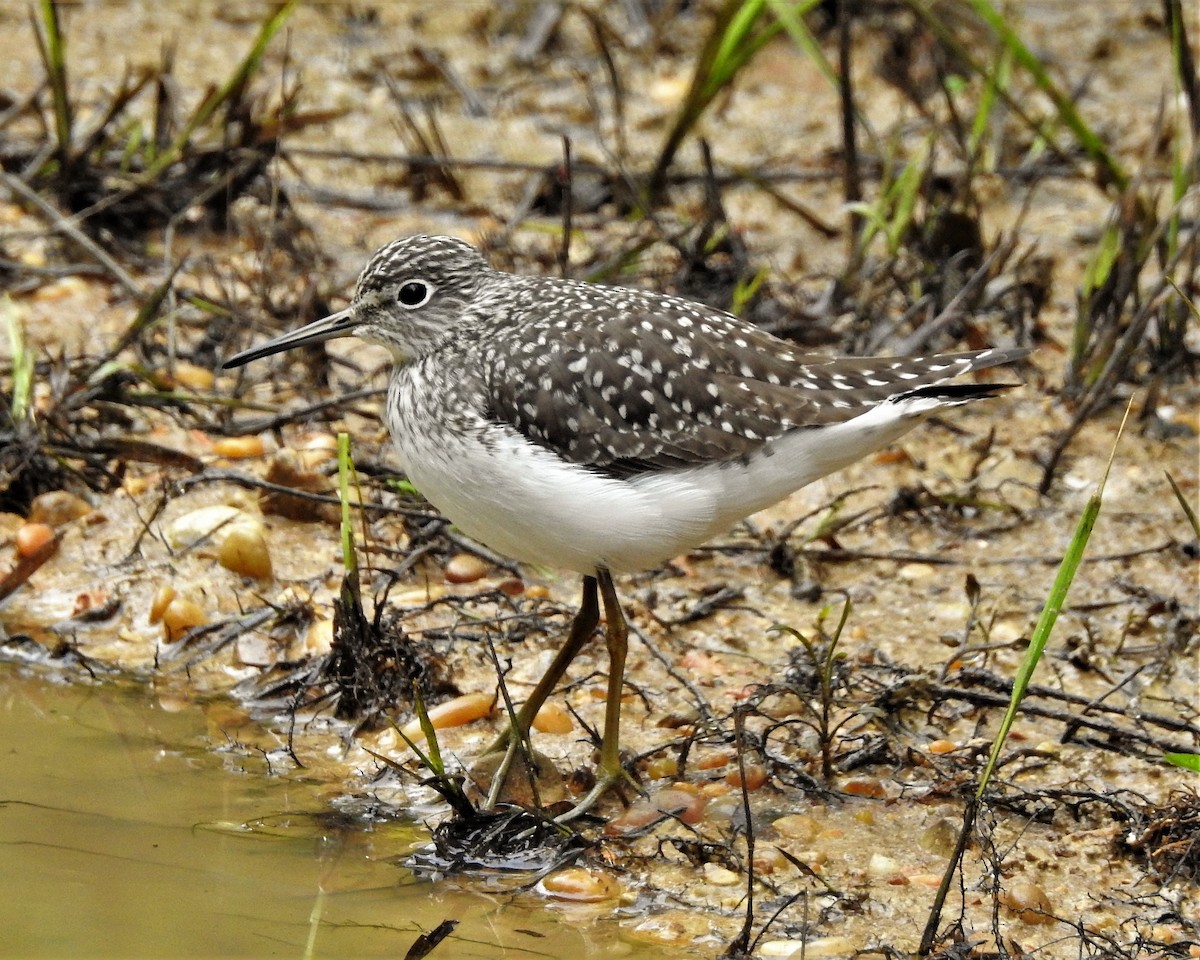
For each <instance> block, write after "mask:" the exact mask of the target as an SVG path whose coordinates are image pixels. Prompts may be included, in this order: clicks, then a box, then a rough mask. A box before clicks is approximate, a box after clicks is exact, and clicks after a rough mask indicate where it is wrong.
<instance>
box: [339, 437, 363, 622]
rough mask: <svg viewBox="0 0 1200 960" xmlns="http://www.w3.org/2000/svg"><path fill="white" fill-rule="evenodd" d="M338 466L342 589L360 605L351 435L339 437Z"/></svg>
mask: <svg viewBox="0 0 1200 960" xmlns="http://www.w3.org/2000/svg"><path fill="white" fill-rule="evenodd" d="M337 464H338V500H339V501H340V502H341V505H342V523H341V535H342V569H343V570H344V571H345V576H344V577H343V579H342V589H343V590H348V591H349V592H350V593H351V595H352V596H353V599H354V602H355V604H359V605H360V595H359V586H358V554H357V553H356V552H355V549H354V524H353V522H352V519H351V515H350V475H351V474H352V473H353V472H354V462H353V460H351V459H350V434H348V433H339V434H338V435H337Z"/></svg>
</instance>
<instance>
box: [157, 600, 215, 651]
mask: <svg viewBox="0 0 1200 960" xmlns="http://www.w3.org/2000/svg"><path fill="white" fill-rule="evenodd" d="M206 623H208V617H206V616H205V615H204V611H203V610H201V609H200V605H199V604H198V603H196V602H195V601H194V600H189V599H187V598H186V597H175V598H174V599H173V600H172V601H171V602H170V603H169V604H167V607H166V609H165V610H163V614H162V625H163V631H164V633H165V634H166V637H167V639H168V640H170V641H175V640H178V639H179V638H180V637H182V636H183V635H184V634H185V633H187V632H188V631H189V630H191V629H192V628H193V627H200V626H203V625H204V624H206Z"/></svg>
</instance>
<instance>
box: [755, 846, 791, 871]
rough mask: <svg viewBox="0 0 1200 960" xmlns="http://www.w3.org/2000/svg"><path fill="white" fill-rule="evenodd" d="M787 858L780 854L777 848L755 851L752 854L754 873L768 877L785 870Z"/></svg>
mask: <svg viewBox="0 0 1200 960" xmlns="http://www.w3.org/2000/svg"><path fill="white" fill-rule="evenodd" d="M787 865H788V858H787V857H785V856H784V855H783V854H782V853H780V851H779V849H778V848H777V847H768V848H766V849H757V850H755V852H754V871H755V873H761V874H764V875H767V876H769V875H770V874H772V873H779V872H780V871H781V870H786V869H787Z"/></svg>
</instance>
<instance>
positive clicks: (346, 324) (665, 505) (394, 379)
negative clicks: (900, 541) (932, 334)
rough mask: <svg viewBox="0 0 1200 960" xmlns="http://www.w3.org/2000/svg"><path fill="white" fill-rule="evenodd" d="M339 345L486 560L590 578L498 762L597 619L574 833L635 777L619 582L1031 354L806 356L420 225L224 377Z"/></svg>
mask: <svg viewBox="0 0 1200 960" xmlns="http://www.w3.org/2000/svg"><path fill="white" fill-rule="evenodd" d="M347 336H354V337H358V338H359V339H361V340H364V341H367V342H370V343H374V344H379V345H382V346H383V347H386V348H387V349H388V350H389V351H390V353H391V357H392V369H391V375H390V381H389V386H388V390H387V395H386V401H385V404H384V409H383V417H384V420H385V422H386V425H387V427H388V430H389V433H390V434H391V438H392V441H393V445H394V448H395V452H396V455H397V457H398V459H399V463H400V466H401V468H402V469H403V471H404V473H405V475H406V476H407V477H408V479H409V480H410V481H411V482H412V483H413V484H414V486H415V487H416V488H417V489H418V490H419V491H420V492H421V493H422V494H423V495H424V497H425V498H426V499H427V500H428V501H429V502H430V503H432V504H433V505H434V506H435V507H437V508H438V509H439V510H440V511H441V512H442V514H443V515H444V516H446V517H447V518H448V519H449V520H450V521H451V522H452V523H454V524H455V525H456V526H457V527H458V528H459V530H460V531H462V532H463V533H465V534H466V535H467V536H469V537H472V538H474V539H475V540H477V541H479V542H480V543H483V544H484V545H486V546H488V547H489V548H491V549H492V550H494V551H496V552H498V553H501V554H504V555H506V556H508V557H511V558H512V559H514V560H517V561H522V562H526V563H532V564H538V565H543V566H550V567H557V568H560V569H563V570H567V571H574V572H576V573H578V574H580V575H581V576H582V597H581V601H580V606H579V611H578V613H577V614H576V615H575V617H574V619H573V621H572V623H571V626H570V629H569V631H568V634H567V638H566V640H565V641H564V642H563V644H562V646H561V647H560V649H559V650H558V652H557V654H556V656H555V657H554V659H553V661H552V663H551V665H550V666H549V668H548V669H547V671H546V673H545V674H544V676H543V677H542V678H541V680H540V681H539V682H538V683H537V684H536V685H535V687H534V689H533V691H532V692H531V693H530V695H529V697H528V698H527V699H526V700H525V701H524V703H523V704H522V705H521V707H520V709H519V710H518V711H517V713H516V719H515V724H514V729H512V730H510V731H508V732H506V734H505V735H502V736H501V738H500V740H499V741H497V746H502V747H503V746H506V747H507V751H508V753H507V758H506V760H507V761H508V762H511V760H512V758H513V756H514V755H515V754H514V750H515V748H516V746H517V744H518V743H527V742H528V734H529V729H530V726H531V724H532V722H533V719H534V717H535V716H536V715H537V712H538V710H539V709H540V708H541V706H542V705H543V703H544V702H545V701H546V699H547V698H548V697H549V696H550V694H551V693H552V692H553V690H554V689H555V687H556V685H557V684H558V682H559V681H560V680H561V679H562V677H563V675H564V673H565V672H566V670H567V668H568V667H569V666H570V664H571V662H572V661H573V660H574V659H575V657H576V656H577V655H578V654H579V652H580V650H581V649H582V648H583V647H584V645H585V644H586V643H587V641H588V640H589V639H590V638H591V637H592V635H593V633H594V632H595V630H596V627H597V626H598V624H599V616H600V609H601V606H602V607H603V611H604V620H605V626H604V635H605V642H606V646H607V651H608V656H609V671H608V699H607V703H606V708H605V718H604V720H605V723H604V730H603V734H602V738H601V746H600V756H599V764H598V769H597V776H596V782H595V786H594V787H593V788H592V789H591V790H590V791H588V793H587V794H586V795H585V796H584V797H583V798H582V799H580V800H579V802H578V803H576V804H575V806H574V807H573V808H572V809H571V811H570V812H569V813H568V814H566V815H564V816H563V817H562V818H561V819H564V820H565V819H567V818H568V817H575V816H579V815H581V814H583V813H584V812H586V811H587V810H589V809H591V808H592V807H593V806H594V805H595V804H596V802H597V801H598V800H599V799H600V798H601V797H602V796H603V795H604V794H605V793H606V792H607V791H609V790H611V789H612V788H614V787H616V786H617V785H619V784H620V783H621V782H622V780H624V779H625V778H626V774H625V772H624V770H623V768H622V762H621V756H620V719H621V694H622V687H623V683H624V668H625V658H626V652H627V649H628V624H627V622H626V619H625V615H624V613H623V611H622V607H621V603H620V600H619V598H618V595H617V590H616V587H615V585H614V581H613V578H614V576H616V575H620V574H626V573H632V572H636V571H640V570H645V569H648V568H653V567H655V566H657V565H660V564H662V563H663V562H664V561H666V560H668V559H670V558H672V557H676V556H679V555H681V554H683V553H686V552H687V551H688V550H691V549H693V548H695V547H697V546H699V545H700V544H703V543H704V542H706V541H707V540H709V539H711V538H712V537H713V536H715V535H717V534H719V533H722V532H724V531H726V530H728V529H729V528H730V527H732V526H733V525H734V524H736V523H737V522H738V521H739V520H742V519H744V518H746V517H748V516H750V515H751V514H753V513H756V512H757V511H759V510H762V509H764V508H765V507H768V506H770V505H772V504H774V503H776V502H777V501H779V500H781V499H783V498H784V497H785V496H787V495H788V494H790V493H792V492H793V491H795V490H798V489H800V488H801V487H803V486H805V485H806V484H809V483H811V482H812V481H814V480H817V479H819V478H821V477H825V476H827V475H829V474H831V473H833V472H835V471H837V470H839V469H841V468H842V467H845V466H847V465H849V464H850V463H852V462H854V461H856V460H858V459H860V458H862V457H864V456H866V455H868V454H870V453H872V452H874V451H876V450H879V449H881V448H883V447H886V446H887V445H889V444H891V443H893V442H894V441H895V440H897V439H898V438H899V437H900V436H902V435H903V434H905V433H906V432H907V431H908V430H909V429H911V428H912V427H913V426H915V425H916V424H917V423H918V422H920V421H921V420H922V419H923V418H925V417H927V416H929V415H930V414H932V413H935V412H937V411H940V410H943V409H945V408H948V407H953V406H957V405H960V404H964V403H968V402H970V401H973V400H977V399H982V398H985V397H991V396H994V395H995V394H996V393H997V392H998V391H999V390H1001V389H1002V388H1004V387H1007V386H1012V384H1004V383H976V382H963V381H961V380H960V379H959V378H961V377H962V376H964V375H965V374H969V373H971V372H973V371H976V370H983V369H986V368H990V367H995V366H999V365H1003V364H1008V363H1012V362H1014V361H1017V360H1020V359H1021V358H1023V357H1025V356H1026V355H1027V353H1028V352H1029V351H1028V350H1026V349H1022V348H1008V349H1000V348H995V349H988V350H977V351H973V352H967V353H948V354H935V355H929V356H913V357H903V358H881V357H871V358H863V357H839V358H832V359H831V358H825V357H821V356H816V355H807V354H803V353H801V352H800V351H799V350H798V349H797V347H796V346H795V345H794V344H791V343H789V342H787V341H784V340H781V339H779V338H776V337H775V336H773V335H771V334H769V333H767V332H765V331H763V330H761V329H760V328H758V327H756V326H755V325H754V324H752V323H750V322H748V321H746V320H744V319H741V318H739V317H737V316H734V315H733V314H730V313H726V312H724V311H721V310H718V309H716V308H714V307H710V306H706V305H704V304H701V303H697V302H693V301H691V300H687V299H684V298H681V297H676V296H671V295H667V294H663V293H658V292H653V291H648V290H643V289H636V288H631V287H620V286H603V285H599V284H593V283H588V282H584V281H580V280H571V279H563V278H557V277H539V276H523V275H518V274H513V273H508V272H504V271H500V270H496V269H494V268H493V267H492V266H491V265H490V264H489V263H488V261H487V260H486V259H485V257H484V256H483V255H482V253H481V252H480V251H479V250H478V249H477V248H476V247H474V246H473V245H471V244H469V243H467V242H465V241H463V240H460V239H456V238H452V237H445V236H431V235H425V234H421V235H416V236H408V237H403V238H401V239H398V240H394V241H392V242H390V243H388V244H386V245H385V246H383V247H381V248H380V249H379V250H378V251H377V252H376V253H375V254H374V255H373V256H372V257H371V258H370V260H369V261H368V263H367V265H366V267H365V268H364V269H363V271H362V273H361V275H360V276H359V278H358V284H357V287H356V290H355V292H354V295H353V298H352V300H351V301H350V304H349V306H347V307H346V308H345V309H343V310H340V311H338V312H337V313H334V314H332V315H331V316H328V317H325V318H324V319H321V320H317V321H315V322H313V323H309V324H308V325H306V326H302V327H300V328H298V329H296V330H294V331H292V332H289V333H285V334H282V335H280V336H278V337H276V338H274V339H272V340H268V341H267V342H265V343H263V344H261V345H259V346H256V347H252V348H250V349H247V350H244V351H242V352H240V353H238V354H236V355H235V356H232V357H230V358H229V359H228V360H226V361H225V363H224V366H225V367H226V368H233V367H238V366H241V365H242V364H246V363H249V362H251V361H254V360H258V359H261V358H263V357H267V356H270V355H272V354H276V353H279V352H281V351H284V350H290V349H293V348H295V347H300V346H304V345H308V344H315V343H320V342H323V341H327V340H332V339H334V338H338V337H347ZM501 769H502V770H504V769H507V767H506V766H505V767H502V768H501ZM501 776H502V774H501ZM494 798H495V793H494V792H493V794H492V795H491V798H490V799H493V800H494Z"/></svg>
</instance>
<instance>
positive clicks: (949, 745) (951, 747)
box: [927, 740, 958, 754]
mask: <svg viewBox="0 0 1200 960" xmlns="http://www.w3.org/2000/svg"><path fill="white" fill-rule="evenodd" d="M927 749H928V750H929V752H930V753H937V754H942V753H952V752H953V751H955V750H957V749H958V744H956V743H955V742H954V741H953V740H934V741H933V742H932V743H931V744H929V746H928V748H927Z"/></svg>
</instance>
